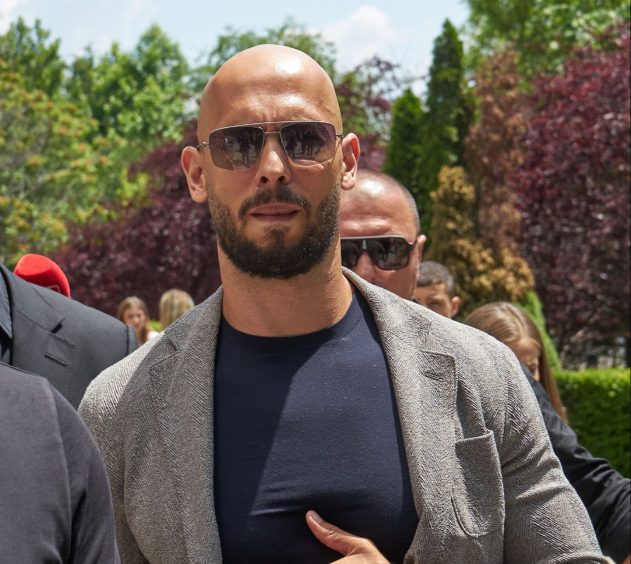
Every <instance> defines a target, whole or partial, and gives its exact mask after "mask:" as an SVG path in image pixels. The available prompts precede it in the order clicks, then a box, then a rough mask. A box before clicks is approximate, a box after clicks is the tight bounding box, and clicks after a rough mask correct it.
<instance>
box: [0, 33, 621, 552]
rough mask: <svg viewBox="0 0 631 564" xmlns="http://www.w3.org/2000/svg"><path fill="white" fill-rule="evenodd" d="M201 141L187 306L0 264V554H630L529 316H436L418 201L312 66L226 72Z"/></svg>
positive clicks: (206, 102) (440, 270) (228, 67)
mask: <svg viewBox="0 0 631 564" xmlns="http://www.w3.org/2000/svg"><path fill="white" fill-rule="evenodd" d="M198 138H199V142H200V143H199V145H198V146H197V147H186V148H185V149H184V151H183V153H182V158H181V162H182V168H183V171H184V174H185V175H186V179H187V182H188V186H189V190H190V195H191V197H192V198H193V200H194V201H196V202H198V203H199V204H202V205H207V206H208V207H209V210H210V213H211V215H212V218H213V222H214V226H215V229H216V233H217V240H218V257H219V265H220V271H221V277H222V287H221V288H220V289H219V290H218V291H217V292H216V293H215V294H213V295H212V296H211V297H210V298H209V299H208V300H206V301H205V302H203V303H202V304H199V305H198V306H196V307H194V304H193V301H192V299H191V298H190V296H189V295H188V294H187V293H186V292H183V291H181V290H176V289H173V290H169V291H167V292H165V294H164V295H163V296H162V298H161V299H160V303H159V311H160V315H159V324H156V325H154V327H155V329H154V327H152V324H151V320H150V316H149V312H148V309H147V306H146V304H145V303H144V302H143V301H142V300H141V299H140V298H138V297H137V296H130V297H128V298H126V299H124V300H123V301H122V302H121V303H120V304H119V307H118V312H117V316H118V319H119V321H117V320H115V319H113V318H111V317H109V316H107V315H105V314H103V313H101V312H97V311H95V310H93V309H91V308H88V307H86V306H84V305H82V304H80V303H78V302H76V301H74V300H72V299H70V287H69V285H68V284H67V279H66V285H64V284H63V283H59V280H60V276H61V275H63V273H61V275H60V273H59V272H58V271H57V270H56V269H55V266H56V265H54V263H53V265H50V264H49V262H46V259H45V257H44V258H41V259H36V260H35V259H30V260H32V261H33V262H32V263H31V262H29V260H26V261H25V262H24V263H23V264H22V265H21V266H20V268H16V271H15V272H11V271H9V270H8V269H6V268H4V267H2V266H0V345H1V349H0V355H1V356H0V361H1V363H0V371H1V372H0V374H1V378H0V435H1V437H0V448H1V449H2V454H3V456H2V457H1V461H0V554H2V555H3V556H2V559H6V561H8V562H49V561H55V562H118V561H119V559H120V560H121V561H122V562H124V563H146V562H151V563H165V562H174V563H180V562H200V563H201V562H275V563H282V562H332V561H339V562H349V564H350V562H373V563H378V562H384V563H385V562H404V561H405V562H406V563H420V562H450V563H451V562H466V563H476V562H479V563H487V562H515V563H524V562H542V563H543V562H546V563H555V562H558V563H561V562H563V563H569V562H608V561H609V562H611V561H612V560H613V561H614V562H625V563H628V562H629V561H630V540H629V537H630V535H631V527H630V521H631V508H630V499H631V486H630V482H629V480H628V479H626V478H624V477H623V476H621V475H620V474H619V473H618V472H617V471H615V470H614V469H613V468H611V466H610V465H609V463H608V462H607V461H606V460H603V459H600V458H596V457H594V456H592V455H591V454H590V453H589V452H588V451H587V450H586V449H585V448H583V447H582V446H581V445H580V443H579V441H578V439H577V437H576V435H575V433H574V432H573V431H572V430H571V428H570V427H569V426H568V421H567V417H566V412H565V408H564V406H563V404H562V401H561V398H560V396H559V392H558V390H557V387H556V384H555V381H554V376H553V374H552V372H551V371H550V368H549V366H548V362H547V359H546V354H545V349H544V347H543V342H542V339H541V335H540V333H539V331H538V330H537V328H536V326H535V325H534V323H533V322H532V320H531V319H530V318H529V317H528V315H527V314H526V313H525V312H523V311H522V310H520V309H519V308H518V307H516V306H514V305H512V304H509V303H503V302H497V303H491V304H487V305H484V306H482V307H480V308H478V309H476V310H475V311H473V312H472V313H471V314H469V315H468V316H467V317H466V319H465V320H464V323H460V322H458V321H455V320H454V318H455V316H456V315H457V314H458V312H459V310H460V308H461V307H462V306H463V305H464V304H462V303H461V299H460V298H459V297H458V295H457V280H456V281H454V279H453V277H452V275H451V274H450V272H449V270H448V269H447V268H446V267H445V266H444V265H441V264H438V263H435V262H431V261H423V247H424V244H425V242H426V237H425V235H424V234H423V233H422V231H421V227H422V226H421V225H420V222H419V214H418V210H417V207H416V202H415V201H414V198H413V197H412V196H411V194H410V193H409V191H408V190H407V189H406V188H405V187H404V186H402V185H401V184H400V183H399V182H398V181H396V180H395V179H394V178H391V177H389V176H387V175H385V174H383V173H378V172H372V171H367V170H358V159H359V156H360V145H359V140H358V138H357V137H356V136H355V135H354V134H353V133H344V132H343V130H342V121H341V116H340V110H339V106H338V103H337V98H336V95H335V91H334V88H333V85H332V83H331V80H330V78H329V77H328V76H327V74H326V73H325V71H324V70H323V69H322V68H321V67H320V66H319V65H318V64H317V63H316V62H315V61H314V60H313V59H311V58H310V57H308V56H307V55H305V54H303V53H301V52H300V51H296V50H293V49H290V48H287V47H280V46H274V45H264V46H258V47H254V48H251V49H248V50H246V51H243V52H241V53H239V54H237V55H235V56H234V57H232V58H231V59H229V60H228V62H226V63H225V64H224V65H223V66H222V67H221V68H220V69H219V70H218V71H217V73H216V74H215V75H214V76H213V77H212V79H211V80H210V81H209V83H208V85H207V86H206V88H205V89H204V92H203V94H202V98H201V102H200V112H199V119H198ZM35 265H36V266H37V267H36V266H35ZM57 268H58V267H57ZM40 270H41V271H45V272H46V274H45V275H42V274H41V273H40V272H39V271H40ZM29 277H30V279H29ZM64 278H65V276H64ZM51 280H52V281H53V282H52V283H51ZM42 286H47V287H48V288H42ZM62 289H63V290H64V291H61V290H62ZM65 290H67V291H65ZM176 321H177V322H176ZM158 325H159V326H158ZM156 329H159V331H156ZM136 345H138V348H137V349H136ZM26 372H30V373H33V374H36V375H39V377H37V376H31V375H28V374H26ZM77 407H78V414H77V412H76V411H75V409H76V408H77ZM86 425H87V428H86ZM88 429H89V432H88ZM8 484H10V487H8V486H7V485H8Z"/></svg>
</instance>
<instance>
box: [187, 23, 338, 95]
mask: <svg viewBox="0 0 631 564" xmlns="http://www.w3.org/2000/svg"><path fill="white" fill-rule="evenodd" d="M265 43H275V44H277V45H286V46H287V47H293V48H294V49H298V50H299V51H303V52H304V53H307V54H308V55H310V56H311V57H313V59H315V60H316V61H317V62H318V63H319V64H320V66H322V68H324V70H325V71H326V72H327V74H328V75H329V76H331V77H334V76H335V46H334V45H333V43H331V42H330V41H326V40H325V39H324V38H323V37H322V35H320V34H319V33H310V32H308V31H307V29H306V27H305V26H304V25H301V24H298V23H297V22H295V21H294V20H293V19H291V18H289V19H287V20H286V21H285V22H284V23H283V24H282V25H280V26H279V27H278V28H269V29H267V30H265V31H264V32H263V33H257V32H255V31H251V30H250V31H244V32H242V33H239V32H238V31H237V30H235V29H234V28H232V27H228V28H227V29H226V30H225V32H224V33H223V34H222V35H220V36H219V39H218V40H217V46H216V47H215V48H214V49H213V50H212V51H211V52H210V53H209V54H208V55H207V56H206V61H205V63H204V64H203V65H201V66H199V67H197V68H196V69H195V70H194V71H193V73H192V77H191V90H192V91H193V92H201V91H202V89H203V88H204V86H205V85H206V82H207V81H208V79H209V78H210V77H211V76H212V75H213V74H215V73H216V72H217V70H218V69H219V67H220V66H221V65H223V64H224V63H225V62H226V61H227V60H228V59H229V58H230V57H232V56H234V55H236V54H237V53H240V52H241V51H243V50H244V49H249V48H250V47H255V46H256V45H263V44H265Z"/></svg>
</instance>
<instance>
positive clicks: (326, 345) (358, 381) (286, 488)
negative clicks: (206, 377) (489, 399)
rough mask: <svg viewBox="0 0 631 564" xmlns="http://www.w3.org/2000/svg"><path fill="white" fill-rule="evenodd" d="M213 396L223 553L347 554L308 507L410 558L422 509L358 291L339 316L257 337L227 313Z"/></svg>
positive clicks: (250, 557)
mask: <svg viewBox="0 0 631 564" xmlns="http://www.w3.org/2000/svg"><path fill="white" fill-rule="evenodd" d="M297 315H299V313H298V314H297ZM214 404H215V476H214V480H215V509H216V513H217V519H218V524H219V534H220V538H221V547H222V554H223V560H224V561H225V562H248V563H256V562H275V563H283V562H288V563H292V564H295V563H296V562H304V563H309V562H322V563H323V562H331V561H333V560H336V559H337V558H340V555H339V554H337V553H335V552H334V551H332V550H330V549H328V548H327V547H325V546H324V545H322V544H321V543H320V542H319V541H318V540H317V539H316V538H315V537H314V536H313V534H312V533H311V531H310V529H309V528H308V527H307V524H306V522H305V513H306V512H307V510H309V509H314V510H316V511H317V512H318V513H319V514H320V515H321V516H322V517H323V518H324V519H326V520H327V521H329V522H331V523H333V524H334V525H336V526H338V527H340V528H342V529H345V530H347V531H349V532H351V533H353V534H356V535H359V536H362V537H367V538H369V539H371V540H372V541H373V542H374V543H375V545H376V546H377V548H378V549H379V550H380V551H381V552H382V554H384V556H386V557H387V558H388V559H389V560H390V561H393V562H401V561H402V560H403V557H404V555H405V552H406V550H407V549H408V548H409V546H410V544H411V542H412V537H413V536H414V530H415V528H416V526H417V524H418V517H417V514H416V511H415V509H414V502H413V498H412V490H411V486H410V479H409V473H408V467H407V460H406V456H405V451H404V448H403V439H402V436H401V429H400V426H399V418H398V414H397V408H396V404H395V400H394V392H393V389H392V385H391V382H390V377H389V373H388V367H387V364H386V360H385V357H384V353H383V349H382V347H381V343H380V340H379V336H378V334H377V330H376V327H375V324H374V320H373V318H372V313H371V312H370V309H369V307H368V305H367V304H366V302H365V301H364V300H363V298H361V297H360V296H355V297H354V298H353V302H352V304H351V307H350V308H349V311H348V312H347V314H346V315H345V316H344V318H343V319H342V320H341V321H339V322H338V323H336V324H335V325H333V326H332V327H329V328H327V329H324V330H322V331H318V332H316V333H311V334H308V335H301V336H298V337H256V336H253V335H247V334H244V333H241V332H239V331H237V330H235V329H234V328H233V327H231V326H230V325H229V324H228V323H227V322H226V321H225V320H224V321H222V325H221V330H220V335H219V343H218V351H217V361H216V368H215V402H214Z"/></svg>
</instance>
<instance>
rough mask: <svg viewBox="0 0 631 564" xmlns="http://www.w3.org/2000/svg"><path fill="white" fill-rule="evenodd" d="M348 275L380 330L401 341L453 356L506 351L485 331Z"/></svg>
mask: <svg viewBox="0 0 631 564" xmlns="http://www.w3.org/2000/svg"><path fill="white" fill-rule="evenodd" d="M346 275H347V276H348V278H349V280H350V281H351V282H352V283H353V284H354V285H355V286H356V287H357V289H359V291H360V292H361V294H362V295H363V297H364V298H365V299H366V301H367V302H368V304H369V306H370V309H371V311H372V313H373V316H374V318H375V321H376V322H377V326H378V328H379V330H380V332H381V333H390V334H394V335H396V337H397V339H398V340H399V341H400V342H401V343H404V344H406V345H409V346H410V347H412V348H414V349H421V350H428V351H433V352H436V353H444V354H450V355H453V356H461V355H462V354H466V355H469V356H471V357H485V356H487V355H488V354H491V355H493V354H496V353H497V352H498V351H501V352H502V353H504V352H505V351H506V350H507V349H506V347H505V346H504V345H502V343H500V342H499V341H497V340H496V339H494V338H493V337H490V336H489V335H487V334H486V333H484V332H482V331H478V330H477V329H474V328H473V327H469V326H467V325H464V324H463V323H460V322H457V321H453V320H451V319H448V318H446V317H444V316H442V315H439V314H437V313H435V312H433V311H431V310H429V309H427V308H425V307H423V306H422V305H420V304H417V303H415V302H413V301H411V300H405V299H403V298H401V297H399V296H397V295H395V294H393V293H392V292H389V291H388V290H384V289H383V288H379V287H378V286H374V285H373V284H369V283H367V282H365V281H364V280H362V279H361V278H359V277H357V276H356V275H355V274H354V273H353V272H350V271H346Z"/></svg>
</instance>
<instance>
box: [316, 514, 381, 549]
mask: <svg viewBox="0 0 631 564" xmlns="http://www.w3.org/2000/svg"><path fill="white" fill-rule="evenodd" d="M307 525H309V528H310V529H311V532H312V533H313V534H314V535H315V537H316V538H317V539H318V540H319V541H320V542H321V543H322V544H324V545H325V546H328V547H329V548H330V549H332V550H335V551H336V552H339V553H340V554H343V555H344V556H350V555H353V554H366V555H378V554H379V551H378V550H377V548H376V547H375V545H374V544H373V543H372V542H371V541H369V540H368V539H365V538H363V537H358V536H355V535H352V534H351V533H349V532H347V531H343V530H342V529H340V528H339V527H336V526H335V525H332V524H331V523H328V522H327V521H325V520H324V519H322V517H320V515H318V514H317V513H316V512H315V511H307Z"/></svg>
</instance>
